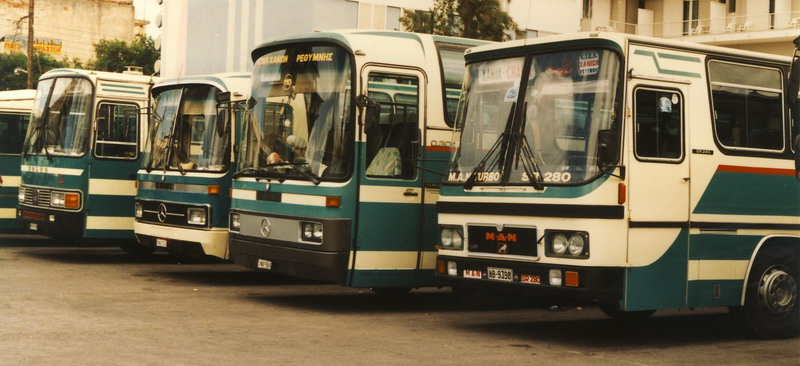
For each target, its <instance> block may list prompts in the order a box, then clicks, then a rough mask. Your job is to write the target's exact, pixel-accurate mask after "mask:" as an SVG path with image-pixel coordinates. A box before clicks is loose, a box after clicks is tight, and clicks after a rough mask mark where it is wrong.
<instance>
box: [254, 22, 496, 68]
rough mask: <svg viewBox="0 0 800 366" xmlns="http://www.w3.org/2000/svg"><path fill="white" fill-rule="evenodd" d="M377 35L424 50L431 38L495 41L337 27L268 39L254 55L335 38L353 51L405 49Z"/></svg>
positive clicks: (459, 41)
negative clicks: (295, 43) (278, 48)
mask: <svg viewBox="0 0 800 366" xmlns="http://www.w3.org/2000/svg"><path fill="white" fill-rule="evenodd" d="M375 37H385V38H392V39H397V40H407V41H412V42H411V43H409V44H413V43H418V44H419V45H420V46H421V48H423V49H424V47H425V46H424V43H425V42H428V41H432V42H437V43H450V44H455V45H463V46H469V47H473V46H479V45H483V44H487V43H491V42H490V41H484V40H478V39H469V38H459V37H446V36H435V35H431V34H424V33H410V32H399V31H386V30H365V29H344V30H334V31H327V32H313V33H302V34H295V35H290V36H281V37H276V38H271V39H267V40H265V41H263V42H262V43H261V44H259V45H258V46H256V47H255V48H254V49H253V52H252V54H251V55H252V58H253V61H255V60H257V59H258V58H259V57H260V56H261V55H263V54H264V53H266V51H264V49H265V48H268V47H272V46H276V45H281V44H286V43H294V42H297V41H307V42H313V41H335V42H338V43H341V44H342V45H344V46H346V47H348V48H350V49H351V50H361V51H363V52H365V53H368V54H369V53H372V52H380V50H391V49H395V50H396V49H398V48H400V49H401V50H402V48H403V47H398V45H397V44H391V43H385V42H384V43H381V42H375V41H374V39H375ZM366 39H370V41H366Z"/></svg>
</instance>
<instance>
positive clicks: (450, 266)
mask: <svg viewBox="0 0 800 366" xmlns="http://www.w3.org/2000/svg"><path fill="white" fill-rule="evenodd" d="M447 274H448V275H449V276H457V275H458V265H457V264H456V262H447Z"/></svg>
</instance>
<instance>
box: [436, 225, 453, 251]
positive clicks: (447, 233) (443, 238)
mask: <svg viewBox="0 0 800 366" xmlns="http://www.w3.org/2000/svg"><path fill="white" fill-rule="evenodd" d="M454 231H455V230H453V229H451V228H447V227H444V228H442V232H441V235H440V238H439V243H441V244H442V247H445V248H450V247H452V246H453V236H454V235H453V232H454Z"/></svg>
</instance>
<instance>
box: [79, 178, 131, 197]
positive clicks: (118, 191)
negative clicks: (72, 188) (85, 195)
mask: <svg viewBox="0 0 800 366" xmlns="http://www.w3.org/2000/svg"><path fill="white" fill-rule="evenodd" d="M89 194H90V195H92V194H101V195H108V196H131V197H133V196H136V183H135V182H134V181H132V180H125V179H89Z"/></svg>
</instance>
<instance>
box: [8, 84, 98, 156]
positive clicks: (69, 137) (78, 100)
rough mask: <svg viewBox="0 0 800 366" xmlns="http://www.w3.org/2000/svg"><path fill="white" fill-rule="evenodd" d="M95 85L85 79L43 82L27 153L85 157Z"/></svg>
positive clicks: (34, 109)
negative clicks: (93, 86) (93, 87)
mask: <svg viewBox="0 0 800 366" xmlns="http://www.w3.org/2000/svg"><path fill="white" fill-rule="evenodd" d="M91 107H92V84H91V82H89V80H86V79H82V78H56V79H47V80H42V81H40V82H39V86H38V88H37V91H36V100H35V101H34V106H33V110H32V113H31V122H30V124H29V125H28V133H27V136H26V137H25V145H24V147H23V152H24V153H25V154H26V155H27V154H33V155H36V154H45V155H48V156H49V155H62V156H82V155H84V154H85V153H86V151H87V149H88V146H89V145H88V142H89V132H90V127H91V121H90V120H89V115H90V112H91Z"/></svg>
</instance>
